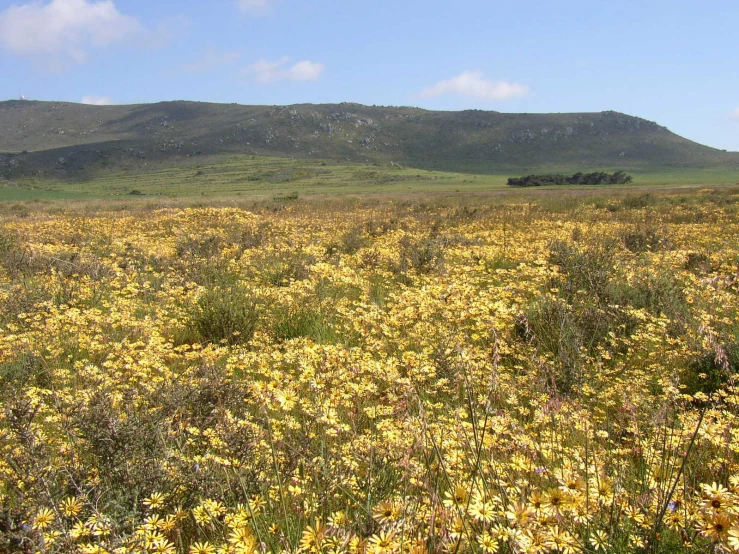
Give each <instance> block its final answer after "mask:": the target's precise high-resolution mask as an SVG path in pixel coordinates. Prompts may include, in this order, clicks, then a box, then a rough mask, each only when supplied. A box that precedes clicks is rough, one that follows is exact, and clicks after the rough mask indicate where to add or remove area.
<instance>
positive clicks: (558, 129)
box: [0, 100, 739, 179]
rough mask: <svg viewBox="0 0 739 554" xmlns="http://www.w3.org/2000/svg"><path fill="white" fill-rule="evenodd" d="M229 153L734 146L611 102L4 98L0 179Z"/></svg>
mask: <svg viewBox="0 0 739 554" xmlns="http://www.w3.org/2000/svg"><path fill="white" fill-rule="evenodd" d="M235 154H250V155H265V156H279V157H295V158H306V159H327V160H337V161H348V162H361V163H396V164H403V165H407V166H409V167H418V168H433V169H438V170H448V171H461V172H466V171H468V172H478V173H490V172H495V171H498V172H499V171H501V170H509V171H516V170H518V169H521V170H525V169H530V168H532V167H546V166H571V167H575V166H577V167H587V168H591V167H592V168H595V167H613V168H616V167H618V168H625V169H629V168H642V169H645V168H647V169H648V168H651V167H668V166H669V167H691V168H696V167H731V168H733V167H736V168H737V169H739V153H736V152H725V151H723V150H718V149H715V148H711V147H708V146H704V145H701V144H698V143H695V142H692V141H690V140H688V139H685V138H683V137H680V136H679V135H676V134H675V133H672V132H671V131H669V130H668V129H667V128H665V127H663V126H660V125H658V124H657V123H655V122H652V121H648V120H646V119H642V118H639V117H635V116H630V115H626V114H622V113H619V112H614V111H605V112H583V113H560V114H531V113H527V114H515V113H503V112H496V111H483V110H464V111H456V112H453V111H433V110H424V109H422V108H415V107H386V106H365V105H362V104H355V103H348V102H347V103H340V104H293V105H289V106H245V105H240V104H213V103H207V102H191V101H170V102H160V103H156V104H130V105H118V106H90V105H83V104H73V103H64V102H38V101H28V100H12V101H5V102H0V175H2V176H4V177H7V178H10V177H22V176H45V177H53V178H60V179H81V178H85V177H88V176H90V175H94V174H100V173H102V172H105V171H110V170H111V169H123V170H143V169H145V168H146V167H150V166H168V165H178V164H182V163H186V162H188V161H191V160H192V159H198V158H204V157H206V158H207V157H213V156H223V155H229V156H230V155H235Z"/></svg>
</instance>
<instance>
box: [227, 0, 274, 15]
mask: <svg viewBox="0 0 739 554" xmlns="http://www.w3.org/2000/svg"><path fill="white" fill-rule="evenodd" d="M234 3H235V5H236V9H237V10H239V11H240V12H242V13H246V14H252V15H253V14H263V13H265V12H266V11H267V8H269V4H270V0H236V1H235V2H234Z"/></svg>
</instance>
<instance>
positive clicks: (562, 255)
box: [549, 240, 615, 303]
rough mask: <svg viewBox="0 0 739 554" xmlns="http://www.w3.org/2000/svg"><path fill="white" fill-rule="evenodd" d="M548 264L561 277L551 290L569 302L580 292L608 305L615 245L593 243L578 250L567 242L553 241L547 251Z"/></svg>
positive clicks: (604, 241)
mask: <svg viewBox="0 0 739 554" xmlns="http://www.w3.org/2000/svg"><path fill="white" fill-rule="evenodd" d="M549 250H550V254H549V261H550V263H551V264H553V265H556V266H558V267H559V270H560V272H561V277H560V278H559V279H556V280H555V282H554V283H553V285H554V286H557V287H559V288H560V290H561V292H562V294H563V295H564V297H565V298H567V299H568V300H569V301H571V300H572V299H573V298H574V297H575V295H576V294H577V293H578V292H579V291H583V292H584V293H586V294H587V295H588V296H590V297H592V298H594V299H595V300H596V301H597V302H598V303H603V302H607V300H608V297H609V292H610V291H609V288H610V282H611V278H612V276H613V274H614V267H613V265H614V255H615V245H614V243H613V242H612V241H609V240H600V241H595V242H594V243H593V244H591V245H590V246H588V247H587V248H585V249H583V250H580V249H578V248H577V247H576V246H575V245H574V244H572V243H568V242H566V241H556V242H554V243H552V245H551V246H550V247H549Z"/></svg>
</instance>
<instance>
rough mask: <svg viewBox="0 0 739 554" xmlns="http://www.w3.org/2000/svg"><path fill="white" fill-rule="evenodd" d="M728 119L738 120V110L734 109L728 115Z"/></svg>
mask: <svg viewBox="0 0 739 554" xmlns="http://www.w3.org/2000/svg"><path fill="white" fill-rule="evenodd" d="M729 117H730V118H732V119H739V108H737V109H735V110H734V111H733V112H731V113H730V114H729Z"/></svg>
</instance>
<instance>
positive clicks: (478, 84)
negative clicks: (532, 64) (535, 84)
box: [421, 71, 529, 100]
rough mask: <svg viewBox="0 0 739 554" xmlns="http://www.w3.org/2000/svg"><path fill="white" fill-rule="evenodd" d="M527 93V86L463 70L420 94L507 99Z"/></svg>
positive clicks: (430, 96)
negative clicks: (491, 78)
mask: <svg viewBox="0 0 739 554" xmlns="http://www.w3.org/2000/svg"><path fill="white" fill-rule="evenodd" d="M528 93H529V87H527V86H526V85H521V84H518V83H509V82H507V81H490V80H488V79H485V78H484V75H483V73H482V71H465V72H464V73H460V74H459V75H457V76H456V77H454V78H452V79H449V80H446V81H439V82H438V83H436V84H435V85H434V86H431V87H428V88H425V89H424V90H423V92H421V96H423V97H426V98H432V97H434V96H441V95H442V94H459V95H462V96H470V97H472V98H479V99H481V100H508V99H509V98H516V97H518V96H525V95H527V94H528Z"/></svg>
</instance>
